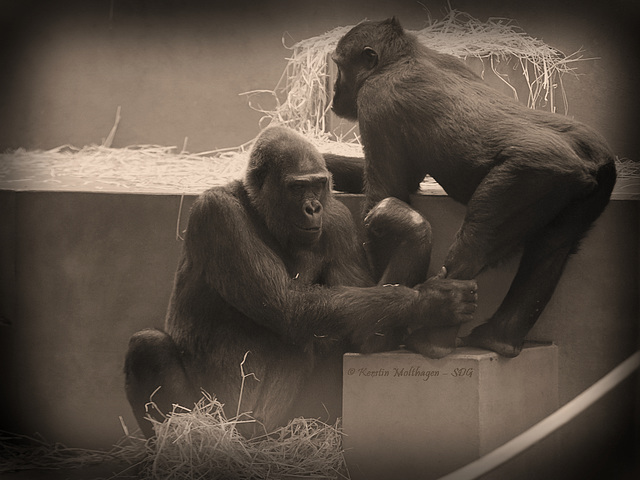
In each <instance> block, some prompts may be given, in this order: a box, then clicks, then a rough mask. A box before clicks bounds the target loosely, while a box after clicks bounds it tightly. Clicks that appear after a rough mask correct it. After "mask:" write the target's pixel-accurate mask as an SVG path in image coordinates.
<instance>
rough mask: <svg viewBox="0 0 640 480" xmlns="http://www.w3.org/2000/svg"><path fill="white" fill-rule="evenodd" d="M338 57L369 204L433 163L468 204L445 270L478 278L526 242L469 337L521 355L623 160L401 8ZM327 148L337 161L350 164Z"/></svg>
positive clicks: (435, 338)
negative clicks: (400, 17) (519, 98)
mask: <svg viewBox="0 0 640 480" xmlns="http://www.w3.org/2000/svg"><path fill="white" fill-rule="evenodd" d="M333 60H334V61H335V63H336V64H337V66H338V76H337V80H336V83H335V92H334V98H333V110H334V112H335V113H336V114H337V115H339V116H342V117H346V118H349V119H354V120H355V119H357V120H358V123H359V127H360V133H361V135H362V143H363V145H364V153H365V164H364V178H365V194H366V205H365V213H366V211H368V210H369V209H370V208H371V207H372V206H373V205H375V204H376V203H377V202H379V201H380V200H381V199H383V198H386V197H390V196H392V197H397V198H399V199H400V200H403V201H405V202H407V201H408V200H409V194H410V193H412V192H415V191H416V190H417V189H418V187H419V184H420V182H421V181H422V179H423V178H424V177H425V175H426V174H430V175H431V176H433V178H434V179H435V180H436V181H437V182H438V183H439V184H440V185H441V186H442V187H443V188H444V189H445V191H446V192H447V193H448V194H449V196H451V197H452V198H454V199H455V200H457V201H459V202H462V203H464V204H466V205H467V213H466V217H465V219H464V222H463V224H462V226H461V228H460V230H459V231H458V233H457V236H456V239H455V241H454V243H453V245H452V246H451V248H450V250H449V252H448V255H447V257H446V260H445V262H444V267H445V268H446V272H447V273H448V277H449V278H457V279H470V278H475V277H476V276H477V275H478V274H479V273H480V272H482V271H483V270H484V269H485V268H486V267H488V266H491V265H494V264H496V263H497V262H498V261H499V260H501V259H503V258H505V257H507V256H509V255H510V254H512V253H513V252H514V251H515V250H517V249H519V247H524V250H523V255H522V259H521V262H520V266H519V269H518V272H517V274H516V277H515V279H514V281H513V283H512V285H511V288H510V290H509V292H508V294H507V296H506V297H505V299H504V301H503V303H502V304H501V306H500V307H499V309H498V310H497V312H496V313H495V314H494V315H493V317H492V318H491V319H490V320H489V321H488V322H487V323H485V324H482V325H480V326H479V327H477V328H476V329H474V330H473V332H472V333H471V335H470V336H469V337H467V338H466V339H463V341H464V343H466V344H468V345H474V346H479V347H484V348H488V349H490V350H494V351H496V352H498V353H500V354H502V355H505V356H516V355H518V354H519V353H520V350H521V349H522V344H523V341H524V337H525V336H526V334H527V333H528V332H529V330H530V329H531V328H532V327H533V325H534V323H535V322H536V320H537V319H538V317H539V316H540V314H541V312H542V310H543V309H544V307H545V306H546V304H547V302H548V301H549V299H550V297H551V295H552V293H553V291H554V290H555V287H556V285H557V283H558V281H559V279H560V276H561V274H562V271H563V269H564V266H565V263H566V261H567V258H568V257H569V255H570V254H571V253H573V252H574V251H575V250H576V249H577V246H578V243H579V241H580V240H581V238H582V237H583V236H584V235H585V233H586V232H587V231H588V229H589V228H590V226H591V224H592V223H593V222H594V221H595V220H596V219H597V218H598V216H599V215H600V214H601V213H602V211H603V210H604V208H605V206H606V205H607V203H608V201H609V197H610V195H611V191H612V189H613V186H614V184H615V181H616V170H615V163H614V158H613V155H612V153H611V151H610V150H609V148H608V146H607V145H606V143H605V141H604V140H603V139H602V138H601V137H600V136H599V135H598V134H597V133H596V132H594V131H593V130H591V129H589V128H588V127H586V126H585V125H583V124H581V123H578V122H576V121H572V120H570V119H568V118H566V117H562V116H559V115H554V114H549V113H545V112H540V111H535V110H530V109H528V108H526V107H525V106H524V105H521V104H519V103H517V102H515V101H513V100H511V99H508V98H507V97H506V96H503V95H501V94H500V93H498V92H497V91H495V90H493V89H492V88H491V87H489V86H487V85H486V84H485V83H483V81H482V80H481V79H480V77H478V76H477V75H476V74H475V73H473V72H472V71H471V70H469V69H468V68H467V67H466V66H465V65H464V63H462V62H461V61H460V60H458V59H456V58H454V57H452V56H450V55H444V54H440V53H437V52H435V51H433V50H431V49H429V48H427V47H425V46H423V45H421V44H420V43H419V42H418V40H417V38H416V37H415V36H414V35H411V34H408V33H406V32H405V31H404V30H403V28H402V27H401V26H400V23H399V22H398V21H397V20H396V19H395V17H394V18H392V19H388V20H385V21H381V22H364V23H361V24H359V25H357V26H355V27H354V28H353V29H352V30H350V31H349V32H348V33H347V34H345V35H344V37H343V38H342V39H341V40H340V41H339V43H338V45H337V48H336V50H335V53H334V55H333ZM326 160H327V163H328V165H329V169H330V170H332V169H333V167H332V165H333V164H336V165H338V166H340V165H342V164H345V165H348V166H349V169H350V170H349V171H352V169H353V165H352V164H351V163H345V162H342V163H341V162H340V158H339V157H336V156H327V157H326ZM344 160H351V161H352V160H353V159H346V158H345V159H344ZM336 169H337V168H336ZM337 170H338V169H337ZM339 180H340V184H346V183H345V181H343V180H345V179H339ZM347 180H349V179H347ZM351 180H353V179H351ZM356 180H357V179H356ZM356 183H357V182H356ZM422 334H423V336H424V338H422V341H421V342H420V341H419V340H420V335H419V334H418V333H416V335H415V336H414V339H416V340H417V341H416V342H414V343H413V344H412V345H411V347H412V348H414V349H416V350H418V351H421V352H422V353H424V354H426V355H428V356H432V357H439V356H443V355H446V354H447V353H448V352H449V351H451V350H452V349H453V347H454V345H455V337H456V335H457V330H455V331H452V330H451V329H450V330H449V333H448V335H442V334H443V332H439V333H438V332H437V331H431V332H430V331H425V330H423V331H422Z"/></svg>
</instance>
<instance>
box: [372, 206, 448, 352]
mask: <svg viewBox="0 0 640 480" xmlns="http://www.w3.org/2000/svg"><path fill="white" fill-rule="evenodd" d="M365 232H366V236H367V242H366V243H365V246H366V250H367V255H368V257H369V262H370V263H371V266H372V269H373V273H374V277H375V278H376V279H377V280H378V284H379V285H388V284H401V285H406V286H409V287H413V286H414V285H416V284H418V283H422V282H424V281H425V280H426V277H427V271H428V270H429V262H430V260H431V247H432V235H431V225H429V222H427V220H426V219H425V218H424V217H423V216H422V215H420V214H419V213H418V212H417V211H415V210H413V209H412V208H411V207H410V206H409V205H407V204H406V203H404V202H402V201H401V200H398V199H396V198H394V197H388V198H385V199H384V200H382V201H381V202H380V203H378V204H377V205H376V206H374V207H373V208H372V209H371V211H370V212H369V214H368V215H367V217H366V218H365ZM402 333H403V332H400V331H394V332H385V334H384V335H379V336H378V338H377V339H371V340H370V341H368V342H367V345H366V348H363V351H365V350H366V351H382V350H388V349H389V348H393V347H394V346H396V345H398V344H399V343H401V341H402ZM456 335H457V329H451V328H445V327H432V328H428V329H427V328H421V329H419V330H416V331H414V332H411V333H410V334H409V335H408V336H407V337H406V338H405V339H404V343H405V344H406V346H407V348H409V349H411V350H413V351H415V352H418V353H421V354H422V355H426V356H428V357H431V358H439V357H442V356H444V355H446V354H447V353H449V352H450V351H451V350H452V349H453V347H452V346H451V345H455V337H456ZM375 342H377V345H374V343H375Z"/></svg>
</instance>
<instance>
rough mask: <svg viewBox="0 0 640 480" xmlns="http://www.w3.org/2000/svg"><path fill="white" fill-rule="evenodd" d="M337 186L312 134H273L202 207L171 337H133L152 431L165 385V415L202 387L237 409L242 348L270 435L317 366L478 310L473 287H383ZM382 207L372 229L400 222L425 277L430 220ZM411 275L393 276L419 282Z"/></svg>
mask: <svg viewBox="0 0 640 480" xmlns="http://www.w3.org/2000/svg"><path fill="white" fill-rule="evenodd" d="M307 181H309V182H312V183H305V182H307ZM330 184H331V177H330V175H329V173H328V171H327V169H326V167H325V164H324V161H323V158H322V156H321V155H320V154H319V153H318V152H317V151H316V150H315V149H314V148H313V147H312V146H311V145H310V144H309V143H308V142H306V141H305V140H304V139H303V138H302V137H301V136H299V135H297V134H295V133H293V132H292V131H290V130H287V129H284V128H270V129H267V130H265V131H264V132H263V133H262V134H261V136H260V137H259V138H258V140H257V142H256V144H255V146H254V148H253V150H252V153H251V158H250V162H249V166H248V168H247V173H246V177H245V179H244V181H242V182H240V181H236V182H232V183H230V184H229V185H228V186H226V187H219V188H212V189H210V190H208V191H206V192H205V193H203V194H202V195H201V196H200V197H199V198H198V200H197V201H196V202H195V204H194V206H193V207H192V210H191V213H190V217H189V223H188V227H187V232H186V236H185V244H184V252H183V255H182V258H181V260H180V264H179V266H178V270H177V272H176V277H175V286H174V290H173V294H172V298H171V302H170V305H169V310H168V314H167V318H166V325H165V330H166V333H165V332H162V331H160V330H144V331H142V332H138V333H137V334H135V335H134V336H133V338H132V339H131V343H130V349H129V352H128V354H127V358H126V362H125V373H126V390H127V395H128V398H129V401H130V403H131V405H132V408H133V411H134V413H135V415H136V417H137V419H138V422H139V424H140V426H141V428H142V430H143V432H144V433H145V434H146V435H147V436H151V435H152V433H153V432H152V430H151V425H150V423H149V422H148V421H146V420H144V415H145V410H144V405H145V403H146V402H148V401H149V396H150V395H151V393H152V392H153V391H154V390H155V389H156V388H157V387H158V386H161V389H160V390H159V391H158V392H157V393H156V395H155V396H154V401H155V402H156V403H157V404H158V405H159V406H160V409H161V410H162V411H163V412H164V413H166V412H167V411H169V410H170V408H171V404H172V403H175V402H179V403H181V404H182V405H184V406H190V405H192V404H193V403H194V402H195V401H197V400H198V399H199V398H200V396H201V394H200V390H201V389H204V390H206V391H208V392H209V393H211V394H214V395H216V397H217V398H218V399H220V401H221V402H223V403H224V404H225V406H226V408H228V412H227V413H228V414H235V411H236V408H237V406H238V401H239V393H240V386H241V380H242V378H241V371H240V365H241V362H242V360H243V357H244V355H245V354H246V353H247V352H249V353H248V355H247V358H246V362H245V364H244V367H243V368H244V372H245V374H249V373H253V374H254V375H255V377H253V376H249V377H247V378H246V380H245V385H244V391H243V396H242V403H241V405H240V411H241V412H246V411H250V412H252V413H253V416H254V417H255V418H257V419H258V420H259V421H261V422H262V423H263V424H264V427H265V428H266V429H267V430H271V429H272V428H274V427H275V426H277V425H278V424H280V423H283V422H285V421H286V420H288V419H289V418H291V415H292V412H294V411H295V403H296V400H297V399H298V398H299V396H300V395H301V394H302V393H304V391H305V388H306V387H307V381H308V380H309V379H312V378H314V377H315V376H316V373H315V372H319V371H320V367H319V365H320V364H324V363H326V362H329V363H331V360H332V359H334V360H335V359H337V362H333V363H334V364H336V365H337V366H338V368H339V364H340V356H341V354H342V353H343V352H344V351H345V350H346V348H347V347H348V346H355V348H357V349H365V350H374V349H379V348H390V347H393V346H397V344H394V343H391V344H390V343H389V342H390V341H391V342H393V341H395V339H396V336H395V335H392V333H394V332H397V330H398V329H399V328H402V327H406V326H411V325H414V326H422V325H425V324H433V325H440V324H445V325H458V324H460V323H461V322H463V321H468V320H470V319H471V318H472V314H473V311H474V310H475V301H476V298H475V293H474V292H473V290H475V282H465V281H455V280H439V281H433V280H430V281H427V282H425V283H423V284H421V285H418V286H417V287H416V288H415V289H413V288H408V287H405V286H394V287H383V286H376V283H375V281H374V279H373V277H372V275H371V273H370V268H369V265H368V264H367V260H366V255H365V251H364V249H363V247H362V243H361V242H360V241H359V240H358V238H357V235H356V228H355V224H354V223H353V220H352V218H351V214H350V212H349V211H348V210H347V208H346V207H345V206H344V205H343V204H342V203H340V202H339V201H338V200H336V199H335V198H334V197H333V194H332V192H331V190H330ZM385 205H386V206H385ZM385 205H383V206H382V207H381V208H380V209H379V213H378V214H377V215H372V217H371V219H370V228H376V225H379V224H380V223H381V222H382V223H385V222H386V224H389V221H388V220H385V221H382V219H384V218H388V217H391V218H394V217H395V218H397V221H396V222H395V224H397V225H394V228H391V229H390V231H393V230H394V229H395V230H403V229H404V230H405V234H403V235H402V236H403V237H405V238H409V237H410V238H413V239H414V242H415V248H413V247H412V246H411V245H405V244H403V245H399V246H396V247H400V248H402V249H403V250H405V251H406V255H409V256H411V257H412V258H413V260H414V262H415V264H416V265H418V266H419V267H420V273H419V275H422V278H419V280H420V281H424V275H425V273H424V272H426V270H424V269H423V267H424V266H425V265H428V261H429V248H430V237H429V233H430V232H429V231H428V224H426V222H424V221H423V220H419V219H416V217H415V216H414V215H413V214H412V213H411V215H409V217H407V216H406V215H404V213H403V212H405V211H408V210H409V208H408V207H407V206H406V205H404V204H403V203H402V202H399V201H397V200H395V201H391V202H387V203H386V204H385ZM379 219H380V221H379ZM390 223H391V224H393V223H394V222H390ZM300 226H302V227H303V229H302V230H301V229H300V228H298V227H300ZM305 228H307V229H308V230H305ZM393 247H394V246H393V245H390V247H389V248H390V249H391V248H393ZM396 257H398V258H401V257H402V255H401V254H399V255H397V256H396ZM386 261H387V262H388V261H393V260H390V259H389V260H386ZM425 262H426V263H425ZM378 263H379V262H378ZM405 263H406V258H405ZM408 272H409V275H408V276H406V277H404V278H394V279H393V280H395V281H396V282H397V283H405V284H406V282H404V280H408V281H413V280H416V278H417V277H416V275H414V274H412V271H411V270H408ZM380 332H387V333H388V334H389V336H388V337H385V336H380V335H376V334H377V333H380ZM320 373H322V372H320ZM338 373H339V372H338ZM338 379H339V376H338ZM338 382H339V380H338ZM324 389H325V390H326V389H327V386H326V385H325V386H324ZM329 390H331V388H329ZM320 400H321V396H320V397H319V398H315V401H316V402H318V403H319V402H320ZM318 410H319V409H318ZM303 413H304V412H303ZM332 413H333V415H334V416H335V415H339V414H340V412H339V411H338V412H335V411H334V412H332ZM158 418H162V417H161V416H158ZM243 433H245V434H246V435H251V434H253V433H255V432H253V429H252V428H251V427H247V428H246V429H245V430H244V432H243Z"/></svg>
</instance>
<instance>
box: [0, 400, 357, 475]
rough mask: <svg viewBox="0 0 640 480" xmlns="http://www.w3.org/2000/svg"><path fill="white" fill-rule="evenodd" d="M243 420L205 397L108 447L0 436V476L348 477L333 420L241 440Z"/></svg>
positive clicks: (299, 422) (301, 421) (294, 424)
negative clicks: (104, 467)
mask: <svg viewBox="0 0 640 480" xmlns="http://www.w3.org/2000/svg"><path fill="white" fill-rule="evenodd" d="M247 422H255V420H254V419H252V418H251V416H250V415H248V414H242V415H240V416H238V417H236V418H233V419H227V418H226V416H225V414H224V412H223V410H222V404H220V403H219V402H218V401H217V400H216V399H215V398H212V397H210V396H208V395H206V396H205V397H204V398H203V400H202V401H201V402H200V403H198V404H197V405H196V406H195V408H193V409H192V410H189V409H186V408H183V407H180V406H178V405H175V406H174V409H173V411H172V412H171V413H170V414H169V415H168V418H167V420H166V421H164V422H162V423H161V422H157V421H153V423H154V430H155V433H156V436H155V437H154V438H153V439H151V440H149V441H145V440H144V439H142V438H140V437H137V436H131V435H126V436H125V437H123V439H122V440H121V441H120V442H119V443H118V444H117V445H115V446H114V447H113V449H111V450H110V451H108V452H101V451H94V450H83V449H77V448H67V447H65V446H64V445H60V444H54V445H51V444H48V443H47V442H45V441H44V440H42V439H30V438H26V437H21V436H17V435H4V436H0V453H2V455H0V458H1V459H2V460H0V474H1V473H7V472H12V471H20V470H27V469H33V468H40V469H60V468H66V469H71V468H82V467H86V466H90V465H99V464H103V463H105V462H111V463H116V464H123V469H122V471H121V472H119V473H118V474H116V475H115V476H114V477H113V478H129V477H132V476H135V478H140V479H167V480H168V479H172V480H182V479H184V480H187V479H188V480H192V479H225V480H236V479H237V480H244V479H261V480H263V479H264V480H267V479H274V480H277V479H282V480H285V479H292V478H311V479H348V478H349V477H348V473H347V470H346V465H345V462H344V457H343V455H342V438H341V433H340V428H339V425H338V424H336V425H333V426H331V425H327V424H325V423H323V422H321V421H319V420H315V419H306V418H296V419H294V420H292V421H291V422H290V423H289V424H288V425H286V426H285V427H282V428H280V429H278V430H276V431H274V432H271V433H269V434H265V435H263V436H261V437H256V438H253V439H251V440H247V439H245V438H244V437H242V436H241V435H240V434H239V433H238V431H237V429H236V425H238V424H239V423H247ZM126 465H128V466H126Z"/></svg>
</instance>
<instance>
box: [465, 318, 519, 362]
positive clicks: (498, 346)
mask: <svg viewBox="0 0 640 480" xmlns="http://www.w3.org/2000/svg"><path fill="white" fill-rule="evenodd" d="M460 340H461V343H462V345H465V346H467V347H477V348H484V349H486V350H491V351H493V352H496V353H498V354H500V355H501V356H503V357H508V358H513V357H517V356H518V355H520V352H521V351H522V345H523V344H524V341H523V340H522V339H519V340H515V341H508V340H504V339H501V338H500V335H498V334H497V333H496V332H495V329H494V326H493V325H492V324H491V323H483V324H482V325H478V326H477V327H476V328H474V329H473V330H472V331H471V333H470V334H469V335H468V336H466V337H464V338H461V339H460Z"/></svg>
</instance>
